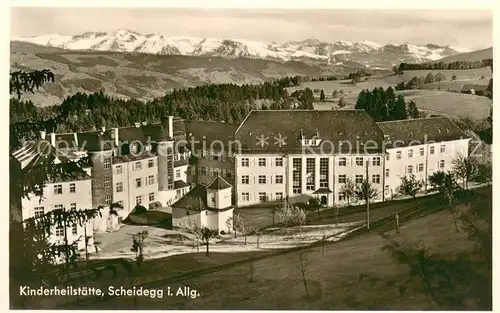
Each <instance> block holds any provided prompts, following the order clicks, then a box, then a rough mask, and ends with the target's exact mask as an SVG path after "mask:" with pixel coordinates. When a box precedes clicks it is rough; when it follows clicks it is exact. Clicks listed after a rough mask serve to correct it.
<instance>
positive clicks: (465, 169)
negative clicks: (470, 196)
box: [452, 154, 478, 189]
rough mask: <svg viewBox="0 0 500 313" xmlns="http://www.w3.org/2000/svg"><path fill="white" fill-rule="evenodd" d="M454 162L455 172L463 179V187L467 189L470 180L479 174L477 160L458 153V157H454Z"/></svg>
mask: <svg viewBox="0 0 500 313" xmlns="http://www.w3.org/2000/svg"><path fill="white" fill-rule="evenodd" d="M452 164H453V174H454V175H455V176H456V177H458V178H459V179H461V180H462V186H463V189H467V183H468V182H469V180H470V179H471V178H473V177H475V176H476V175H477V170H478V166H477V162H476V161H475V160H474V159H472V158H470V157H466V156H464V155H463V154H458V155H457V157H456V158H455V159H453V161H452Z"/></svg>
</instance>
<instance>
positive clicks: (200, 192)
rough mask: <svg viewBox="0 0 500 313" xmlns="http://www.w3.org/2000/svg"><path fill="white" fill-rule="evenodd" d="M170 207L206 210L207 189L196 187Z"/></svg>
mask: <svg viewBox="0 0 500 313" xmlns="http://www.w3.org/2000/svg"><path fill="white" fill-rule="evenodd" d="M172 207H174V208H183V209H189V210H197V211H203V210H206V209H207V208H208V205H207V189H206V188H205V187H204V186H202V185H196V186H195V187H194V188H193V189H191V190H190V191H189V192H188V193H186V194H185V195H184V197H182V198H180V199H179V200H178V201H177V202H175V203H174V204H173V205H172Z"/></svg>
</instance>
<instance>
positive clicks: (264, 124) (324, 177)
mask: <svg viewBox="0 0 500 313" xmlns="http://www.w3.org/2000/svg"><path fill="white" fill-rule="evenodd" d="M235 138H236V140H237V141H238V142H239V143H240V144H241V152H240V153H238V154H237V155H236V161H235V162H236V183H235V184H236V192H237V194H238V205H250V204H254V203H259V202H262V201H269V200H281V199H283V198H286V197H288V198H289V199H293V198H300V196H308V197H310V196H312V195H314V196H317V197H319V198H320V199H321V201H322V203H323V204H325V205H333V204H334V203H337V202H340V203H342V202H344V201H345V199H344V198H343V197H342V195H341V191H340V190H341V187H342V184H343V183H344V182H345V180H346V179H352V180H359V182H361V181H362V180H364V179H366V173H367V167H366V164H368V179H369V180H370V181H373V182H374V185H375V186H376V188H377V189H380V190H382V186H383V185H382V183H383V182H382V179H381V178H382V176H381V175H382V173H383V160H384V158H383V156H384V152H383V148H382V142H383V134H382V131H381V130H380V129H379V128H378V127H377V125H376V123H375V122H374V120H373V119H372V118H371V117H370V116H369V115H368V114H367V113H366V112H364V111H360V110H355V111H312V110H291V111H283V110H281V111H273V110H266V111H252V112H250V113H249V114H248V116H247V117H246V118H245V120H244V121H243V123H242V124H241V125H240V127H239V128H238V129H237V131H236V136H235ZM360 160H361V161H360ZM357 162H358V163H359V162H361V163H360V164H358V163H357ZM344 178H345V179H344ZM380 194H382V192H380ZM375 200H377V199H375Z"/></svg>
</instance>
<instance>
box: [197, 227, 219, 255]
mask: <svg viewBox="0 0 500 313" xmlns="http://www.w3.org/2000/svg"><path fill="white" fill-rule="evenodd" d="M218 233H219V232H218V231H217V230H215V229H210V228H208V227H206V226H205V227H203V228H202V229H201V239H202V240H204V241H205V244H206V245H207V252H206V254H205V255H206V256H208V254H209V248H208V246H209V245H210V239H212V238H214V237H215V236H217V235H218Z"/></svg>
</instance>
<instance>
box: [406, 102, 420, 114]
mask: <svg viewBox="0 0 500 313" xmlns="http://www.w3.org/2000/svg"><path fill="white" fill-rule="evenodd" d="M407 111H408V112H407V115H408V116H409V117H411V118H419V117H420V114H419V112H418V108H417V104H416V103H415V102H414V101H413V100H411V101H410V103H408V110H407Z"/></svg>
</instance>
